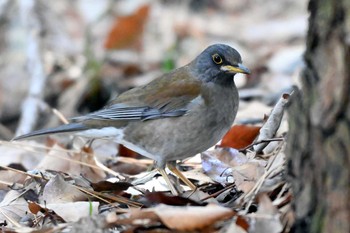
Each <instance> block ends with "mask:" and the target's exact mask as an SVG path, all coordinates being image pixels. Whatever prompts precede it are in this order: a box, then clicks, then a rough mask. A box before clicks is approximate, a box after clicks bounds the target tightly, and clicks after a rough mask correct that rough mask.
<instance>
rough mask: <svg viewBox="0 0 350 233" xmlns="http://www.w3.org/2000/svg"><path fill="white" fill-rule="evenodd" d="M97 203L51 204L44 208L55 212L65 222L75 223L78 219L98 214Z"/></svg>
mask: <svg viewBox="0 0 350 233" xmlns="http://www.w3.org/2000/svg"><path fill="white" fill-rule="evenodd" d="M98 207H99V202H83V201H77V202H70V203H59V204H57V203H51V204H47V205H46V208H48V209H51V210H53V211H55V213H56V214H58V215H59V216H61V217H62V218H63V219H64V220H65V221H66V222H76V221H78V220H79V219H80V218H83V217H88V216H92V215H96V214H98Z"/></svg>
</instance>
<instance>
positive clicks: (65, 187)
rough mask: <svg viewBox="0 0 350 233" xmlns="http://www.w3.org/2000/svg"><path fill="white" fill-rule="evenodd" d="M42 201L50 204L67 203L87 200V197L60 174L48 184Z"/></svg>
mask: <svg viewBox="0 0 350 233" xmlns="http://www.w3.org/2000/svg"><path fill="white" fill-rule="evenodd" d="M40 199H41V200H43V201H44V202H45V203H48V204H50V203H66V202H73V201H81V200H86V199H87V195H86V194H85V193H83V192H81V191H80V190H79V189H77V188H76V187H75V186H74V185H72V184H70V183H68V182H66V181H65V180H64V179H63V178H62V176H61V175H59V174H58V175H56V176H55V177H53V178H51V179H50V180H49V181H48V182H47V184H46V185H45V187H44V190H43V195H42V197H41V198H40ZM44 202H41V203H44Z"/></svg>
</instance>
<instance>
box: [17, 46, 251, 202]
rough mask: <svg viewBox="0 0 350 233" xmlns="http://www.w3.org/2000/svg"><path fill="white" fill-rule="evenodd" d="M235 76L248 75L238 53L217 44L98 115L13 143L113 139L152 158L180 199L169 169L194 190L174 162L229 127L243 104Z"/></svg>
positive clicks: (212, 142)
mask: <svg viewBox="0 0 350 233" xmlns="http://www.w3.org/2000/svg"><path fill="white" fill-rule="evenodd" d="M237 73H243V74H250V71H249V69H248V68H247V67H246V66H244V65H243V64H242V58H241V55H240V54H239V52H238V51H237V50H236V49H234V48H232V47H231V46H229V45H226V44H213V45H210V46H208V47H207V48H206V49H205V50H203V51H202V52H201V53H200V54H199V55H198V56H197V57H196V58H195V59H194V60H193V61H191V62H190V63H188V64H187V65H185V66H182V67H180V68H177V69H174V70H173V71H170V72H168V73H165V74H163V75H161V76H160V77H158V78H156V79H154V80H153V81H151V82H149V83H148V84H145V85H143V86H138V87H135V88H133V89H130V90H128V91H126V92H124V93H122V94H120V95H119V96H117V97H116V98H114V99H112V100H111V101H110V102H109V103H108V104H107V105H106V106H105V107H104V108H102V109H100V110H97V111H95V112H91V113H88V114H86V115H83V116H78V117H75V118H72V119H71V120H70V123H68V124H64V125H60V126H58V127H55V128H48V129H41V130H37V131H34V132H31V133H28V134H24V135H21V136H18V137H15V138H14V140H20V139H25V138H30V137H37V136H42V135H49V134H57V133H75V134H76V135H79V136H85V137H92V138H103V137H111V138H113V140H115V141H116V142H118V143H120V144H122V145H124V146H125V147H127V148H129V149H131V150H133V151H135V152H137V153H139V154H141V155H143V156H145V157H148V158H150V159H153V160H154V161H155V165H156V168H157V169H158V171H159V173H160V174H161V175H162V176H163V178H164V179H165V181H166V183H167V185H168V186H169V189H170V191H171V193H172V194H174V195H177V194H178V191H177V190H176V189H175V187H174V186H173V184H172V183H171V182H170V180H169V177H168V175H167V173H166V172H165V168H166V166H167V167H168V168H169V170H170V171H172V172H173V173H174V174H176V175H177V176H178V177H179V178H180V179H181V180H183V181H184V183H185V184H186V185H188V186H189V187H190V188H191V189H195V188H196V186H194V185H193V184H192V182H190V181H189V180H188V179H187V178H186V177H185V176H184V175H183V174H182V173H181V172H180V171H178V170H177V168H176V161H177V160H183V159H186V158H188V157H191V156H194V155H196V154H198V153H201V152H203V151H205V150H207V149H209V148H210V147H212V146H214V145H215V144H216V143H217V142H218V141H220V139H221V138H222V137H223V136H224V135H225V133H226V132H227V131H228V130H229V129H230V128H231V126H232V124H233V122H234V119H235V117H236V114H237V111H238V103H239V96H238V90H237V87H236V85H235V82H234V76H235V75H236V74H237Z"/></svg>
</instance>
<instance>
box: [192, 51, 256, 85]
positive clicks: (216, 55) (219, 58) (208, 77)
mask: <svg viewBox="0 0 350 233" xmlns="http://www.w3.org/2000/svg"><path fill="white" fill-rule="evenodd" d="M190 67H191V70H193V72H194V75H195V77H199V79H200V80H202V81H205V82H215V83H218V84H226V83H230V82H233V76H234V75H235V74H237V73H243V74H249V73H250V71H249V69H248V68H246V67H245V66H244V65H242V58H241V55H240V54H239V53H238V52H237V50H235V49H233V48H231V47H230V46H228V45H224V44H214V45H211V46H209V47H208V48H206V49H205V50H204V51H203V52H202V53H201V54H199V55H198V57H197V58H196V59H195V60H194V61H192V62H191V63H190Z"/></svg>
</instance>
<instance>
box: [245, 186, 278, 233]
mask: <svg viewBox="0 0 350 233" xmlns="http://www.w3.org/2000/svg"><path fill="white" fill-rule="evenodd" d="M258 205H259V206H258V211H257V212H256V213H252V214H248V215H247V216H248V217H250V218H251V219H253V221H251V225H250V228H249V232H251V233H279V232H281V231H282V230H283V226H282V223H281V220H280V214H279V213H278V210H277V208H276V207H275V206H274V205H273V204H272V202H271V200H270V198H269V197H268V196H267V194H266V193H262V194H260V195H259V196H258Z"/></svg>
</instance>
